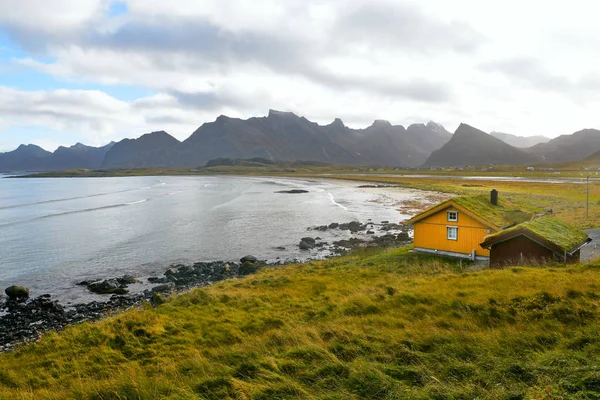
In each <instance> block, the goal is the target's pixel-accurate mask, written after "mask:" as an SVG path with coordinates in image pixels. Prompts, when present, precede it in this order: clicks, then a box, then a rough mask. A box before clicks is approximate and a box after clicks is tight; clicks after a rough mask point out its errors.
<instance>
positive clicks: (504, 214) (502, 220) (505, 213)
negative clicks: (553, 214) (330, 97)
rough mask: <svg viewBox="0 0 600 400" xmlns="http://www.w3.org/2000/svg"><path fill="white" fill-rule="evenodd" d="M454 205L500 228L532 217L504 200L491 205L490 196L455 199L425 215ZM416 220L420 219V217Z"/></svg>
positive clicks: (481, 195) (501, 199) (443, 203)
mask: <svg viewBox="0 0 600 400" xmlns="http://www.w3.org/2000/svg"><path fill="white" fill-rule="evenodd" d="M452 203H454V204H457V205H458V206H460V207H462V208H464V209H467V210H468V211H470V212H471V213H473V214H475V215H477V216H478V217H479V218H481V219H483V220H485V221H488V222H489V223H491V224H493V225H495V226H497V227H500V228H502V227H505V226H510V225H514V224H518V223H521V222H523V221H527V220H529V219H530V218H531V215H532V214H531V213H529V212H526V211H522V210H520V209H518V208H517V207H516V206H515V205H513V204H512V203H510V202H509V201H508V200H507V199H504V198H500V199H498V204H497V205H493V204H492V203H490V197H489V194H480V195H476V196H459V197H454V198H452V199H450V200H446V201H444V202H442V203H440V204H437V205H435V206H433V207H431V208H429V209H428V210H425V211H424V212H423V213H427V212H429V211H431V210H433V209H435V208H438V207H440V206H441V205H446V204H447V205H451V204H452ZM415 218H418V216H417V217H415Z"/></svg>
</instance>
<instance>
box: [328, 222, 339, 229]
mask: <svg viewBox="0 0 600 400" xmlns="http://www.w3.org/2000/svg"><path fill="white" fill-rule="evenodd" d="M339 226H340V224H338V223H337V222H332V223H331V224H329V229H336V228H338V227H339Z"/></svg>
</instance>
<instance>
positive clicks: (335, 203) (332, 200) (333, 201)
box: [327, 193, 348, 211]
mask: <svg viewBox="0 0 600 400" xmlns="http://www.w3.org/2000/svg"><path fill="white" fill-rule="evenodd" d="M327 194H328V195H329V199H330V200H331V202H332V203H333V204H334V205H336V206H338V207H340V208H341V209H342V210H344V211H348V208H346V207H344V206H343V205H341V204H340V203H338V202H337V201H335V197H333V194H331V193H327Z"/></svg>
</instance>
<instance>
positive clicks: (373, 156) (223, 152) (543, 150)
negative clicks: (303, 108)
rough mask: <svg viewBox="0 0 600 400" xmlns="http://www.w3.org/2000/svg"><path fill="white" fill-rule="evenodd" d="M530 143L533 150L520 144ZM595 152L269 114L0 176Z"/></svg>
mask: <svg viewBox="0 0 600 400" xmlns="http://www.w3.org/2000/svg"><path fill="white" fill-rule="evenodd" d="M511 143H512V145H511ZM530 143H536V144H534V145H532V146H527V145H528V144H530ZM598 150H600V131H598V130H595V129H585V130H582V131H579V132H576V133H574V134H572V135H563V136H559V137H557V138H555V139H552V140H550V139H548V138H545V137H533V138H529V137H520V136H515V135H509V134H503V133H498V132H493V133H492V134H488V133H486V132H483V131H481V130H478V129H476V128H474V127H471V126H469V125H467V124H461V125H460V126H459V127H458V128H457V129H456V131H455V132H454V134H451V133H450V132H448V131H447V130H446V129H445V128H444V127H443V126H441V125H439V124H437V123H435V122H429V123H427V124H413V125H409V126H408V127H407V128H405V127H404V126H402V125H392V124H391V123H389V122H388V121H385V120H375V121H374V122H373V124H372V125H371V126H369V127H367V128H364V129H352V128H349V127H347V126H346V125H345V124H344V123H343V122H342V120H340V119H339V118H336V119H335V120H334V121H333V122H332V123H331V124H329V125H319V124H317V123H315V122H311V121H309V120H308V119H306V118H304V117H299V116H297V115H295V114H294V113H291V112H281V111H275V110H270V111H269V114H268V115H267V116H266V117H255V118H249V119H245V120H244V119H238V118H230V117H227V116H224V115H222V116H220V117H218V118H217V119H216V120H215V121H214V122H208V123H204V124H202V126H200V127H199V128H198V129H197V130H196V131H195V132H193V133H192V135H191V136H190V137H188V138H187V139H186V140H184V141H179V140H177V139H176V138H174V137H173V136H171V135H169V134H168V133H167V132H165V131H156V132H152V133H148V134H145V135H143V136H141V137H139V138H137V139H124V140H121V141H120V142H118V143H109V144H108V145H106V146H103V147H90V146H85V145H83V144H81V143H77V144H76V145H74V146H71V147H59V148H58V149H57V150H56V151H55V152H53V153H51V152H48V151H46V150H44V149H42V148H41V147H39V146H36V145H21V146H19V148H17V149H16V150H14V151H11V152H7V153H0V171H53V170H64V169H76V168H86V169H99V168H103V169H117V168H143V167H161V166H164V167H197V166H202V165H205V164H206V163H207V162H208V161H209V160H212V159H216V158H230V159H248V158H263V159H268V160H277V161H298V160H302V161H317V162H324V163H330V164H342V165H388V166H402V167H420V166H426V167H433V166H439V167H445V166H452V167H460V166H467V165H490V164H492V165H508V164H535V163H555V162H565V161H574V160H581V159H583V158H585V157H587V156H589V155H590V154H592V153H594V152H596V151H598Z"/></svg>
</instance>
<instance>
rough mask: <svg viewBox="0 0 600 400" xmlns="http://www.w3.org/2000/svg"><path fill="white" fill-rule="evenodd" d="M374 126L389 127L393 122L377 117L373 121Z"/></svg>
mask: <svg viewBox="0 0 600 400" xmlns="http://www.w3.org/2000/svg"><path fill="white" fill-rule="evenodd" d="M371 126H372V127H381V128H387V127H391V126H392V124H391V123H390V121H388V120H386V119H376V120H375V121H373V123H372V124H371Z"/></svg>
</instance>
